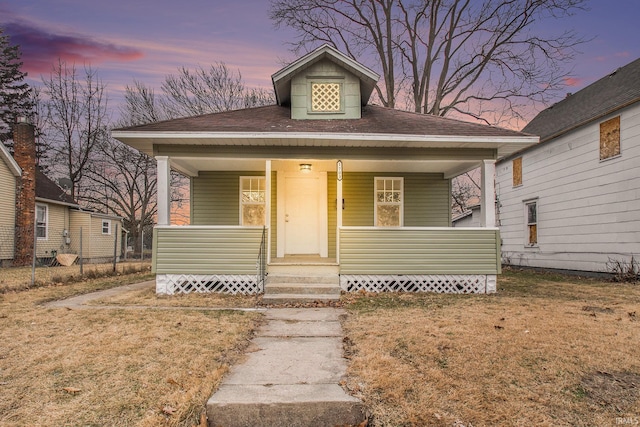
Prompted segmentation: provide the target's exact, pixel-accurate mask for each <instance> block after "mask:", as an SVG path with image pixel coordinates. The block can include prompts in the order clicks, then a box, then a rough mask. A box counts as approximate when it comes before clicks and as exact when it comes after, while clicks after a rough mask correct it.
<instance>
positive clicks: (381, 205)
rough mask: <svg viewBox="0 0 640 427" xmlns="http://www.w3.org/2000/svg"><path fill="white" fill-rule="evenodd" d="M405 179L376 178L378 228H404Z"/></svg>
mask: <svg viewBox="0 0 640 427" xmlns="http://www.w3.org/2000/svg"><path fill="white" fill-rule="evenodd" d="M403 184H404V179H403V178H399V177H376V178H375V225H376V227H402V224H403V216H404V213H403V211H404V194H403V187H404V185H403Z"/></svg>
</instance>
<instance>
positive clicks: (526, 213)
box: [522, 197, 540, 248]
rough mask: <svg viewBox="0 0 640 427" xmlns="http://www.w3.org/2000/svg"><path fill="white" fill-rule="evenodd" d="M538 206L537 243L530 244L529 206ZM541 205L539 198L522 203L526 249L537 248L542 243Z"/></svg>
mask: <svg viewBox="0 0 640 427" xmlns="http://www.w3.org/2000/svg"><path fill="white" fill-rule="evenodd" d="M533 204H535V205H536V222H535V224H536V243H535V244H533V245H532V244H530V243H529V225H530V224H529V205H533ZM538 207H539V203H538V198H537V197H536V198H535V199H527V200H523V201H522V208H523V213H524V246H525V247H526V248H537V247H538V243H539V242H540V227H539V225H540V218H539V217H540V212H539V211H538Z"/></svg>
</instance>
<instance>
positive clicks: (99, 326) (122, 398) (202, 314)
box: [0, 274, 261, 426]
mask: <svg viewBox="0 0 640 427" xmlns="http://www.w3.org/2000/svg"><path fill="white" fill-rule="evenodd" d="M146 279H148V275H144V274H138V275H133V276H129V277H125V276H121V277H115V278H103V279H96V280H87V281H82V282H79V283H75V284H66V285H50V286H46V287H41V288H37V289H31V290H26V291H21V292H8V293H5V294H2V295H0V342H1V343H2V345H1V346H0V426H27V425H28V426H32V425H47V426H58V425H59V426H62V425H69V426H80V425H82V426H105V425H109V426H132V425H137V426H193V425H198V424H199V423H200V417H201V415H202V413H203V411H204V404H205V402H206V400H207V399H208V398H209V397H210V396H211V394H212V391H213V389H214V388H215V387H216V386H217V384H218V382H219V381H220V379H221V377H222V375H223V374H224V373H225V372H226V370H227V367H228V366H229V365H230V364H231V363H233V362H234V361H235V360H236V359H237V358H238V357H240V355H241V354H242V351H243V349H244V347H245V346H246V344H247V343H248V340H249V338H250V336H251V333H252V330H253V329H254V328H255V326H256V324H257V322H259V321H260V318H261V316H260V315H259V314H256V313H245V312H231V311H206V310H197V309H194V310H175V311H174V310H153V309H146V310H124V309H123V310H120V309H115V310H90V309H82V310H69V309H65V308H62V309H53V308H44V307H42V306H40V305H39V304H40V303H42V302H44V301H50V300H53V299H59V298H63V297H67V296H71V295H76V294H80V293H86V292H88V291H90V290H95V289H104V288H108V287H112V286H114V285H117V284H121V283H125V282H128V283H133V282H137V281H142V280H146Z"/></svg>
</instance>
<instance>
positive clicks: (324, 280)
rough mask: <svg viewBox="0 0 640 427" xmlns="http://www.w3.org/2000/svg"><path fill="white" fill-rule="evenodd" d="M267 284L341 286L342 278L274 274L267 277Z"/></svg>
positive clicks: (329, 275) (324, 275)
mask: <svg viewBox="0 0 640 427" xmlns="http://www.w3.org/2000/svg"><path fill="white" fill-rule="evenodd" d="M267 283H268V284H271V283H274V284H275V283H277V284H282V283H292V284H299V285H304V284H330V285H339V284H340V276H338V275H337V274H322V275H308V274H306V275H300V274H273V273H269V275H268V276H267Z"/></svg>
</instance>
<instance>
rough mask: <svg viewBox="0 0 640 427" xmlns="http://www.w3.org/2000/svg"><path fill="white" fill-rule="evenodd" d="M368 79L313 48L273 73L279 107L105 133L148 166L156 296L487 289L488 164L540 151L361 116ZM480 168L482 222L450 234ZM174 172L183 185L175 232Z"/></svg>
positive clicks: (494, 234) (467, 131) (474, 130)
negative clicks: (328, 275)
mask: <svg viewBox="0 0 640 427" xmlns="http://www.w3.org/2000/svg"><path fill="white" fill-rule="evenodd" d="M378 79H379V76H378V75H377V74H376V73H375V72H373V71H371V70H370V69H368V68H367V67H365V66H363V65H362V64H360V63H358V62H357V61H355V60H353V59H352V58H349V57H347V56H345V55H344V54H342V53H341V52H339V51H337V50H336V49H334V48H332V47H330V46H328V45H324V46H321V47H320V48H318V49H316V50H314V51H312V52H310V53H309V54H307V55H305V56H303V57H302V58H300V59H298V60H296V61H294V62H293V63H291V64H290V65H288V66H286V67H284V68H283V69H281V70H279V71H277V72H276V73H275V74H273V75H272V81H273V87H274V90H275V95H276V101H277V104H276V105H271V106H265V107H258V108H250V109H244V110H236V111H229V112H222V113H215V114H206V115H201V116H196V117H186V118H181V119H174V120H168V121H163V122H158V123H151V124H145V125H140V126H133V127H128V128H122V129H117V130H114V131H113V136H114V137H115V138H117V139H119V140H120V141H122V142H124V143H126V144H128V145H130V146H132V147H134V148H137V149H138V150H140V151H142V152H145V153H147V154H149V155H150V156H154V157H155V159H156V160H157V164H158V216H157V222H158V223H157V226H156V227H155V230H154V247H153V271H154V272H155V273H156V283H157V288H156V290H157V292H158V293H163V294H173V293H179V292H191V291H198V292H209V291H222V292H232V293H236V292H241V293H255V292H262V291H263V287H262V279H263V277H264V274H267V275H268V276H267V281H266V291H268V290H269V287H270V286H274V282H273V278H274V276H275V275H276V271H277V272H278V274H279V275H280V276H283V275H284V276H286V275H289V276H291V275H295V274H296V273H295V272H296V271H298V272H300V271H304V270H308V271H311V270H314V269H316V268H320V267H326V268H327V269H331V271H333V272H335V276H336V280H337V281H338V283H339V287H340V288H341V289H342V290H344V291H357V290H361V289H364V290H369V291H390V290H404V291H407V290H410V291H411V290H422V291H438V292H482V293H485V292H494V291H495V283H496V275H497V274H499V273H500V266H501V264H500V235H499V230H498V229H497V228H496V224H495V210H494V209H493V206H494V201H495V193H494V185H493V183H494V175H495V161H496V159H497V158H499V157H504V156H508V155H510V154H512V153H514V152H517V151H520V150H522V149H523V148H525V147H528V146H530V145H532V144H535V143H537V142H538V138H537V137H534V136H528V135H524V134H522V133H520V132H516V131H512V130H507V129H500V128H495V127H490V126H484V125H479V124H474V123H467V122H462V121H457V120H452V119H447V118H442V117H435V116H429V115H422V114H416V113H410V112H406V111H399V110H393V109H388V108H383V107H380V106H377V105H372V104H369V99H370V97H371V94H372V92H373V90H374V87H375V85H376V84H377V82H378ZM478 167H480V168H481V171H482V182H483V195H484V197H483V200H484V203H485V205H486V206H490V207H491V209H488V208H487V209H483V212H484V214H483V216H482V218H481V224H480V226H479V227H468V228H453V227H452V224H451V212H450V205H451V203H450V198H451V179H452V178H454V177H455V176H457V175H459V174H461V173H464V172H466V171H469V170H471V169H474V168H478ZM171 169H173V170H176V171H178V172H180V173H182V174H184V175H186V176H187V177H189V178H190V183H191V185H190V191H191V206H190V208H191V209H190V212H191V214H190V215H191V221H190V224H189V225H186V226H185V225H171V219H170V214H169V212H170V209H169V204H170V203H169V195H170V193H171V182H170V170H171ZM261 248H262V250H261ZM259 253H262V254H263V255H264V260H265V263H266V269H265V270H264V271H263V270H262V269H260V268H257V266H259V265H261V264H262V263H261V262H258V258H257V257H258V255H259ZM461 261H463V262H461ZM287 268H289V270H287ZM281 278H282V277H281ZM289 278H290V279H291V277H289Z"/></svg>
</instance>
